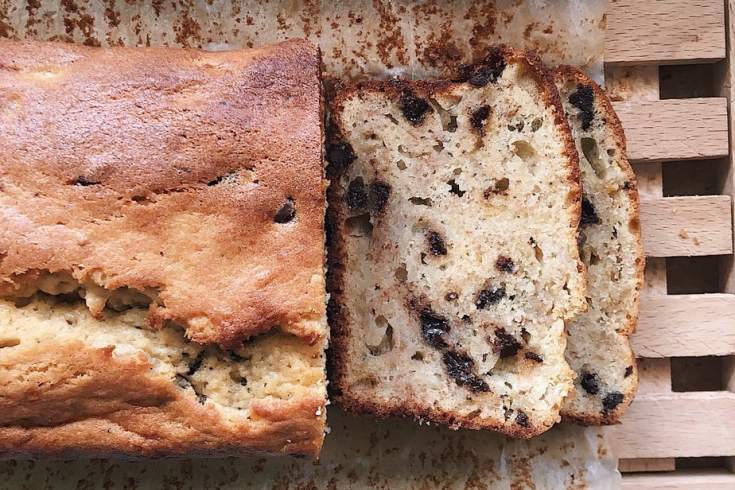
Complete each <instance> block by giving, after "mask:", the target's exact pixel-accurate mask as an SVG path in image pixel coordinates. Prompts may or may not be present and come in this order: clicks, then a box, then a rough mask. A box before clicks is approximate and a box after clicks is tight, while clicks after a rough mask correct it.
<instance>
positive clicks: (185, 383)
mask: <svg viewBox="0 0 735 490" xmlns="http://www.w3.org/2000/svg"><path fill="white" fill-rule="evenodd" d="M174 379H175V382H176V386H178V387H179V388H181V389H184V390H188V389H191V390H192V391H193V392H194V394H195V395H196V397H197V401H198V402H199V403H201V404H202V405H204V404H205V403H206V401H207V395H205V394H204V393H199V392H198V391H197V390H196V388H194V385H192V384H191V381H189V379H188V378H187V377H186V376H184V375H182V374H177V375H176V376H175V378H174Z"/></svg>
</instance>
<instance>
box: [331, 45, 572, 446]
mask: <svg viewBox="0 0 735 490" xmlns="http://www.w3.org/2000/svg"><path fill="white" fill-rule="evenodd" d="M497 50H498V52H499V53H500V55H501V56H502V59H503V60H504V61H505V63H507V64H509V63H521V64H523V65H524V66H526V67H527V69H528V70H529V74H530V75H531V76H532V78H533V79H534V80H535V82H536V84H537V86H538V89H539V92H540V93H541V95H542V98H543V102H544V103H545V104H546V106H547V107H548V106H550V107H553V108H554V113H555V116H554V123H555V125H556V126H557V127H559V128H560V129H561V132H562V133H563V138H564V141H563V145H564V149H565V150H564V156H565V157H566V158H567V161H568V162H569V163H568V165H567V170H568V180H569V188H570V192H569V193H568V195H567V202H568V203H569V204H570V207H569V209H570V216H571V219H570V221H569V228H570V229H572V230H575V231H574V233H576V230H577V228H578V226H579V220H580V213H581V204H580V201H581V196H582V191H581V184H580V170H579V159H578V155H577V149H576V145H575V143H574V139H573V137H572V133H571V129H570V127H569V123H568V121H567V119H566V117H565V116H564V110H563V106H562V104H561V99H560V97H559V93H558V91H557V89H556V86H555V85H554V81H553V77H552V76H551V74H550V72H549V71H548V70H547V69H546V68H545V67H544V65H543V63H542V62H541V60H540V58H538V56H536V55H535V54H534V53H531V52H526V51H521V50H514V49H512V48H509V47H507V46H500V47H498V48H497ZM456 83H462V82H461V81H459V82H452V81H444V80H431V81H424V80H421V81H419V80H388V81H375V80H370V81H351V82H338V83H337V84H336V85H337V86H336V88H335V90H336V95H335V96H334V97H333V98H332V100H331V102H330V117H331V118H332V119H333V126H332V127H330V128H329V129H328V130H327V138H328V141H331V142H332V143H338V142H340V141H342V140H343V138H342V136H341V135H340V134H339V128H340V127H342V125H341V124H340V120H339V114H340V113H341V112H342V110H343V107H344V104H345V101H347V100H348V99H350V98H352V97H355V96H358V95H359V94H360V93H363V92H380V93H384V94H385V95H386V96H387V97H389V98H391V99H393V100H398V99H399V98H400V97H401V94H402V93H403V91H404V89H406V88H408V89H410V90H411V92H412V93H415V94H416V95H417V96H419V97H429V96H432V95H435V94H438V93H442V92H446V91H449V90H450V89H451V87H452V85H453V84H456ZM344 170H345V169H344V168H340V167H338V166H335V165H330V166H329V167H328V176H329V177H330V179H332V180H337V179H339V177H340V176H341V175H342V172H343V171H344ZM327 201H328V202H329V207H328V210H327V245H328V250H329V253H328V263H329V270H328V272H327V290H328V291H329V293H330V301H329V306H328V309H327V311H328V318H329V324H330V329H331V337H330V350H329V356H328V371H329V379H330V385H329V388H330V394H331V398H332V399H333V400H335V402H336V403H337V404H338V405H339V406H340V407H342V408H344V409H345V410H348V411H350V412H353V413H358V414H363V415H373V416H377V417H382V418H386V417H393V416H399V417H410V418H415V419H417V420H429V421H433V422H438V423H442V424H446V425H449V426H452V427H455V428H458V427H463V428H470V429H492V430H496V431H500V432H503V433H504V434H507V435H509V436H512V437H520V438H530V437H533V436H535V435H538V434H541V433H542V432H544V431H546V430H547V429H548V428H549V427H551V426H552V425H553V424H554V423H555V422H556V421H557V416H558V414H557V413H554V414H552V415H550V416H549V417H548V419H547V420H544V421H543V423H542V424H537V425H535V426H534V425H530V424H529V425H528V426H527V427H523V426H520V425H512V424H508V423H503V422H502V421H499V420H491V419H480V418H478V417H473V416H453V415H451V414H448V413H446V412H444V411H441V410H436V409H433V408H429V407H424V406H419V405H418V404H416V403H414V402H412V401H410V400H402V401H401V403H400V405H396V404H382V403H379V402H376V401H374V400H369V399H365V398H363V397H359V396H355V395H354V394H353V393H351V392H350V390H349V389H348V382H347V374H348V371H349V362H350V361H349V359H348V358H347V357H346V355H347V353H348V352H349V348H348V346H349V343H350V337H351V329H350V325H349V321H348V312H347V311H345V306H344V303H345V302H344V300H343V296H344V274H345V265H344V264H343V263H342V261H343V260H345V258H346V257H345V244H344V238H343V237H342V233H344V230H342V229H341V228H342V225H341V223H344V222H345V219H346V218H347V214H346V208H345V205H344V203H343V202H342V200H341V199H340V197H339V191H338V190H337V189H336V187H335V186H331V187H330V188H329V189H328V191H327ZM577 267H578V270H579V271H580V273H581V274H582V284H585V283H586V271H585V268H584V264H583V263H582V261H581V260H579V261H578V265H577Z"/></svg>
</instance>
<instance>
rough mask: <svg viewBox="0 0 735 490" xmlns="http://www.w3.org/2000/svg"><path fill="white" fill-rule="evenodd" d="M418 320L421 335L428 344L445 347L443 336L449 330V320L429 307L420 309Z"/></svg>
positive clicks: (438, 347)
mask: <svg viewBox="0 0 735 490" xmlns="http://www.w3.org/2000/svg"><path fill="white" fill-rule="evenodd" d="M419 320H420V321H421V335H422V336H423V337H424V340H425V341H426V342H427V343H428V344H429V345H430V346H432V347H434V348H435V349H443V348H445V347H447V342H446V341H445V340H444V337H443V336H444V334H446V333H448V332H449V330H451V328H450V327H449V320H447V319H446V318H444V317H443V316H441V315H439V314H438V313H436V312H434V311H432V310H431V309H429V308H425V309H424V310H422V311H421V313H420V315H419Z"/></svg>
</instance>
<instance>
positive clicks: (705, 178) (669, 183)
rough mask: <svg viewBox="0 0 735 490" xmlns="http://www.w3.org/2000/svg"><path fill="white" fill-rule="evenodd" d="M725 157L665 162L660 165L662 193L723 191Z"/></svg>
mask: <svg viewBox="0 0 735 490" xmlns="http://www.w3.org/2000/svg"><path fill="white" fill-rule="evenodd" d="M728 165H729V162H728V161H727V159H724V158H718V159H714V160H691V161H685V162H667V163H666V164H664V165H662V166H661V167H662V172H663V195H664V197H672V196H711V195H720V194H723V193H724V189H723V185H724V178H723V176H724V174H725V173H726V172H727V167H728Z"/></svg>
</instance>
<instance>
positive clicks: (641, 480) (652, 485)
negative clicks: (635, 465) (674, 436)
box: [623, 469, 735, 490]
mask: <svg viewBox="0 0 735 490" xmlns="http://www.w3.org/2000/svg"><path fill="white" fill-rule="evenodd" d="M733 488H735V474H732V473H730V472H728V471H726V470H724V469H723V470H706V471H677V472H676V473H667V474H648V475H646V474H637V475H625V478H623V489H624V490H726V489H727V490H732V489H733Z"/></svg>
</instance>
